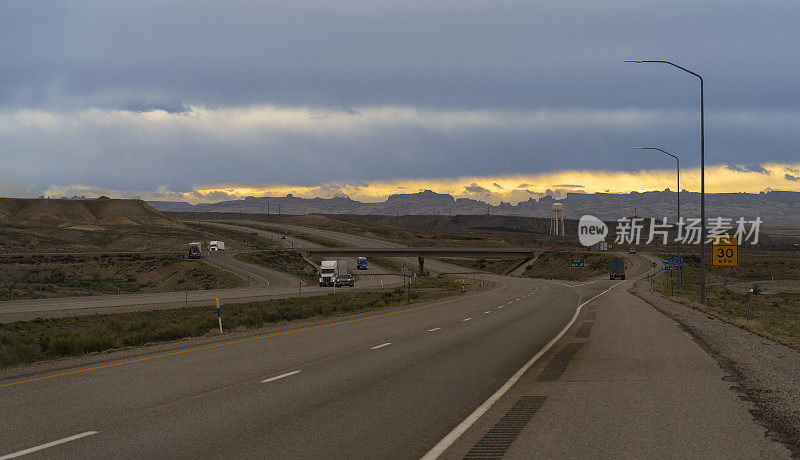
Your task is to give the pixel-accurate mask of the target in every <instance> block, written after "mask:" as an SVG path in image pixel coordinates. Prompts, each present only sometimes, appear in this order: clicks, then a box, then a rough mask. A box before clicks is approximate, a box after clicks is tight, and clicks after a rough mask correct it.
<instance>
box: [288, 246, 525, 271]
mask: <svg viewBox="0 0 800 460" xmlns="http://www.w3.org/2000/svg"><path fill="white" fill-rule="evenodd" d="M298 251H299V252H300V253H302V254H303V255H304V256H306V257H311V258H313V257H321V258H323V259H326V258H330V259H333V258H339V257H416V258H417V260H418V261H419V271H420V273H424V272H425V271H424V267H425V258H426V257H447V258H461V257H463V258H468V259H530V258H533V257H536V254H537V252H536V251H534V250H533V249H531V248H352V247H351V248H308V249H298ZM539 252H541V250H539Z"/></svg>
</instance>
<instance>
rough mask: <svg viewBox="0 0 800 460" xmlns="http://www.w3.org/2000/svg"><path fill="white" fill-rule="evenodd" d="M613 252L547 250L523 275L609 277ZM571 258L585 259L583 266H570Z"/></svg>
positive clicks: (586, 278)
mask: <svg viewBox="0 0 800 460" xmlns="http://www.w3.org/2000/svg"><path fill="white" fill-rule="evenodd" d="M611 257H612V255H611V254H608V253H602V252H586V251H582V252H578V251H576V252H568V251H566V252H545V253H542V255H540V256H539V258H538V259H536V261H535V262H533V263H532V264H530V265H528V268H527V269H526V270H525V273H523V274H522V276H525V277H528V278H547V279H560V280H570V281H582V280H589V279H592V278H596V277H599V276H604V277H606V278H608V273H609V264H610V262H611ZM570 259H584V260H585V264H584V267H583V268H573V267H570Z"/></svg>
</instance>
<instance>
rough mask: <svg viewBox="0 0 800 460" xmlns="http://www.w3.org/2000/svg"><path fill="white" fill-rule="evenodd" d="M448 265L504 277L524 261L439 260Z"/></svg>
mask: <svg viewBox="0 0 800 460" xmlns="http://www.w3.org/2000/svg"><path fill="white" fill-rule="evenodd" d="M439 260H441V261H442V262H446V263H448V264H453V265H458V266H461V267H467V268H471V269H474V270H478V271H483V272H489V273H497V274H500V275H503V274H505V273H508V271H509V270H512V269H514V268H515V267H517V266H518V265H519V264H520V263H522V262H523V259H439Z"/></svg>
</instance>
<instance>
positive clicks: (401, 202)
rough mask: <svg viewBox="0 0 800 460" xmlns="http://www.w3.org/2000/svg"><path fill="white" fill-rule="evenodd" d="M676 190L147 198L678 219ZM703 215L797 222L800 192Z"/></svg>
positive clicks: (688, 206) (237, 206)
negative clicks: (376, 198)
mask: <svg viewBox="0 0 800 460" xmlns="http://www.w3.org/2000/svg"><path fill="white" fill-rule="evenodd" d="M675 198H676V194H675V192H670V191H654V192H642V193H638V192H631V193H628V194H617V193H567V194H566V197H564V198H560V199H558V200H556V198H555V197H554V196H552V195H545V196H543V197H541V198H539V199H534V198H529V199H528V200H527V201H521V202H519V203H518V204H516V205H512V204H509V203H500V204H499V205H491V204H488V203H486V202H484V201H481V200H476V199H473V198H458V199H455V198H454V197H453V196H452V195H449V194H443V193H436V192H434V191H432V190H423V191H420V192H417V193H398V194H393V195H390V196H389V197H388V198H387V199H386V201H383V202H379V203H364V202H360V201H356V200H352V199H350V198H347V197H336V198H300V197H297V196H286V197H248V198H247V199H242V200H227V201H220V202H218V203H201V204H197V205H192V204H190V203H186V202H173V201H150V202H149V203H150V204H151V205H152V206H153V207H154V208H155V209H158V210H159V211H168V212H243V213H262V214H266V213H267V212H269V213H271V214H277V212H278V208H279V207H280V209H281V212H282V213H283V214H315V213H316V214H356V215H391V216H394V215H462V216H466V215H486V213H487V211H488V213H489V214H491V215H506V216H527V217H544V218H549V217H551V216H552V214H553V208H552V205H553V204H554V203H556V202H559V203H561V204H562V205H563V206H564V217H565V218H567V219H578V218H580V217H581V216H582V215H584V214H591V215H593V216H596V217H599V218H601V219H604V220H616V219H619V218H620V217H623V216H628V215H631V213H632V212H633V210H634V209H636V213H637V215H638V216H641V217H655V218H663V217H667V218H669V219H670V220H671V221H674V220H675V219H677V213H676V212H675V202H676V200H675ZM681 214H682V215H684V216H692V215H693V216H699V215H700V194H699V193H695V192H688V191H685V190H684V191H682V192H681ZM706 215H707V216H713V217H717V216H718V217H731V218H739V217H745V218H747V219H753V218H755V217H756V216H759V217H761V219H762V220H763V221H764V222H765V225H800V192H784V191H768V192H766V193H707V194H706Z"/></svg>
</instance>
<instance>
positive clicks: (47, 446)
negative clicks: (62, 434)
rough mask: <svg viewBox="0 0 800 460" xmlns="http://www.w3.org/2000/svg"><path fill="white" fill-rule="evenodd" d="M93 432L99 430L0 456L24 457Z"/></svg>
mask: <svg viewBox="0 0 800 460" xmlns="http://www.w3.org/2000/svg"><path fill="white" fill-rule="evenodd" d="M93 434H97V431H87V432H85V433H81V434H76V435H74V436H70V437H68V438H63V439H59V440H57V441H53V442H48V443H47V444H42V445H40V446H36V447H31V448H30V449H25V450H21V451H19V452H14V453H13V454H7V455H3V456H2V457H0V460H6V459H9V458H17V457H22V456H23V455H28V454H31V453H33V452H38V451H40V450H43V449H47V448H49V447H53V446H57V445H59V444H64V443H66V442H70V441H75V440H76V439H81V438H85V437H86V436H91V435H93Z"/></svg>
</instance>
